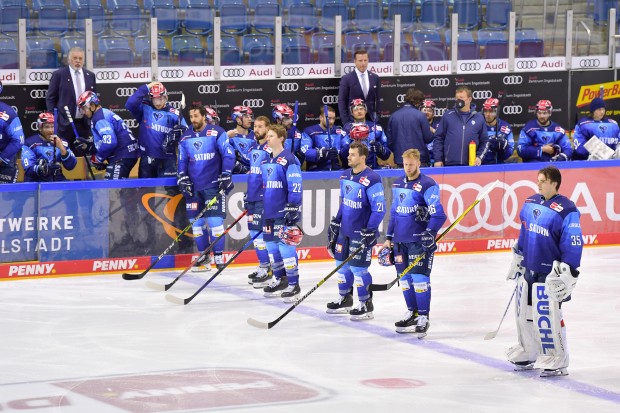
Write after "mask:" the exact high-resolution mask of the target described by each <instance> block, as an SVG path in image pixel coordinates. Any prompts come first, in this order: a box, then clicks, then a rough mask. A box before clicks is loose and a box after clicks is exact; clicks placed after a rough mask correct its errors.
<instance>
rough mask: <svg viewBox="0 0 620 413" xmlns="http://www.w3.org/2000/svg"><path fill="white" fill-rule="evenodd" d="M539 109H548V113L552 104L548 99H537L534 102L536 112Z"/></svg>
mask: <svg viewBox="0 0 620 413" xmlns="http://www.w3.org/2000/svg"><path fill="white" fill-rule="evenodd" d="M539 110H541V111H544V110H548V111H549V113H551V112H552V111H553V105H552V104H551V101H550V100H544V99H543V100H539V101H538V103H536V112H538V111H539Z"/></svg>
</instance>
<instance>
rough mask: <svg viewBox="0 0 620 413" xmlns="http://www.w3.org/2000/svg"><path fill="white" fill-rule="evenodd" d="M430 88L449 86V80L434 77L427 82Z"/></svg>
mask: <svg viewBox="0 0 620 413" xmlns="http://www.w3.org/2000/svg"><path fill="white" fill-rule="evenodd" d="M428 84H429V86H430V87H446V86H450V79H448V78H447V77H435V78H433V79H431V80H430V81H429V82H428Z"/></svg>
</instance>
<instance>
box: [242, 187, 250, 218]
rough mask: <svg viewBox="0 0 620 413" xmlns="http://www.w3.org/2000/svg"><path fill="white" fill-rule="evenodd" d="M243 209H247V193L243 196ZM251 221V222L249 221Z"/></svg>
mask: <svg viewBox="0 0 620 413" xmlns="http://www.w3.org/2000/svg"><path fill="white" fill-rule="evenodd" d="M243 209H248V193H247V192H246V193H245V194H243ZM250 215H252V214H250ZM249 221H251V220H249Z"/></svg>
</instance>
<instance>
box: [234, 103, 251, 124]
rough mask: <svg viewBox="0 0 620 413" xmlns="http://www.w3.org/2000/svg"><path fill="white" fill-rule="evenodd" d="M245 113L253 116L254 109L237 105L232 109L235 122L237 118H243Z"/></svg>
mask: <svg viewBox="0 0 620 413" xmlns="http://www.w3.org/2000/svg"><path fill="white" fill-rule="evenodd" d="M244 115H249V116H252V109H251V108H249V107H247V106H235V107H234V108H233V110H232V114H231V117H232V120H233V122H236V121H237V118H241V117H243V116H244Z"/></svg>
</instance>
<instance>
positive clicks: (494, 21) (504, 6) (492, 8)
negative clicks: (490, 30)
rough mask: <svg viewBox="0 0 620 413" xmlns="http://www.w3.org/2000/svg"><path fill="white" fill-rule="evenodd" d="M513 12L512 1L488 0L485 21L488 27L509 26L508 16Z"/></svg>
mask: <svg viewBox="0 0 620 413" xmlns="http://www.w3.org/2000/svg"><path fill="white" fill-rule="evenodd" d="M511 11H512V1H511V0H488V1H487V8H486V12H485V18H484V20H485V21H486V23H487V27H500V28H504V27H506V26H508V16H509V13H510V12H511Z"/></svg>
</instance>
